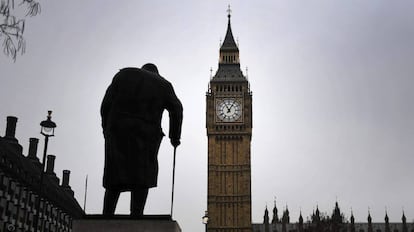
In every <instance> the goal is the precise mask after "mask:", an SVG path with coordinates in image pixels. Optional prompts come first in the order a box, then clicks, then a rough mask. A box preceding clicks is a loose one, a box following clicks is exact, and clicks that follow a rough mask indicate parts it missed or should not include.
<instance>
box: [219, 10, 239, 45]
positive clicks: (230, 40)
mask: <svg viewBox="0 0 414 232" xmlns="http://www.w3.org/2000/svg"><path fill="white" fill-rule="evenodd" d="M227 18H228V23H227V32H226V37H225V38H224V41H223V44H222V45H221V48H220V51H234V52H238V51H239V49H238V47H237V44H236V41H235V40H234V37H233V33H232V31H231V23H230V18H231V9H230V5H229V7H228V9H227Z"/></svg>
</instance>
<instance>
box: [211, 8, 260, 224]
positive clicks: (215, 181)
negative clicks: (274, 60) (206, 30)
mask: <svg viewBox="0 0 414 232" xmlns="http://www.w3.org/2000/svg"><path fill="white" fill-rule="evenodd" d="M230 18H231V15H230V9H229V11H228V25H227V32H226V37H225V39H224V41H223V43H222V44H221V47H220V56H219V64H218V70H217V72H216V73H215V75H214V76H213V77H212V78H211V80H210V83H209V89H208V91H207V93H206V101H207V104H206V107H207V109H206V127H207V137H208V193H207V195H208V196H207V210H208V211H207V212H208V216H209V221H208V224H207V231H209V232H224V231H228V232H251V231H252V225H251V168H250V141H251V136H252V92H251V91H250V86H249V82H248V80H247V78H246V76H244V75H243V73H242V71H241V69H240V60H239V48H238V46H237V44H236V42H235V40H234V37H233V33H232V30H231V24H230Z"/></svg>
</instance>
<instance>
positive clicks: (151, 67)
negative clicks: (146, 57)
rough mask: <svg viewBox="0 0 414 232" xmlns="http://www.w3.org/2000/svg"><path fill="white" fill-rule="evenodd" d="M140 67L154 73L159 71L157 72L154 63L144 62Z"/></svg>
mask: <svg viewBox="0 0 414 232" xmlns="http://www.w3.org/2000/svg"><path fill="white" fill-rule="evenodd" d="M141 69H143V70H146V71H149V72H153V73H156V74H159V73H158V68H157V66H155V64H152V63H147V64H144V65H143V66H142V67H141Z"/></svg>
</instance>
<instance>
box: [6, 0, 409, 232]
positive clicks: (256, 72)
mask: <svg viewBox="0 0 414 232" xmlns="http://www.w3.org/2000/svg"><path fill="white" fill-rule="evenodd" d="M41 3H42V13H41V14H40V15H39V16H36V17H33V18H29V19H28V20H27V22H26V31H25V34H26V39H27V49H26V50H27V52H26V54H24V55H23V56H19V57H18V58H17V61H16V62H15V63H14V62H13V61H12V60H11V59H10V58H7V57H5V56H4V55H0V80H1V82H0V134H1V135H2V136H3V135H4V131H5V127H6V116H8V115H14V116H17V117H18V118H19V121H18V125H17V132H16V136H17V138H18V139H19V142H20V143H21V144H22V145H23V146H24V153H25V154H27V151H28V143H29V138H30V137H38V138H40V134H39V130H40V128H39V127H40V126H39V123H40V121H42V120H44V119H45V118H46V113H47V110H53V120H54V121H55V122H56V123H57V125H58V127H57V128H56V136H55V137H54V138H52V139H51V140H50V143H49V150H48V151H49V154H55V155H56V156H57V158H56V166H55V169H56V172H57V174H58V176H61V173H62V170H63V169H70V170H71V171H72V173H71V180H70V181H71V185H72V188H73V190H74V191H75V196H76V198H77V199H78V201H79V203H80V204H81V205H83V194H84V190H85V188H84V182H85V177H86V175H89V188H88V198H87V207H86V212H87V213H92V214H94V213H100V212H101V210H102V201H103V193H104V189H103V188H102V174H103V163H104V146H103V143H104V140H103V137H102V132H101V128H100V115H99V107H100V103H101V100H102V98H103V95H104V93H105V90H106V88H107V86H108V85H109V84H110V82H111V80H112V77H113V75H114V74H115V73H116V72H117V71H118V70H119V69H120V68H123V67H126V66H142V65H143V64H144V63H147V62H153V63H155V64H157V65H158V67H159V70H160V73H161V74H162V75H163V76H165V77H166V78H167V79H169V80H170V81H171V82H172V83H173V85H174V87H175V90H176V93H177V95H178V96H179V97H180V98H181V100H182V103H183V105H184V124H183V134H182V145H181V146H180V147H179V148H178V151H177V153H178V154H177V166H176V192H175V196H176V198H175V207H174V219H176V220H177V221H178V222H179V224H180V226H181V228H182V229H183V231H202V230H203V228H204V227H203V225H202V223H201V217H202V216H203V215H204V211H205V210H206V205H207V193H206V191H207V136H206V129H205V109H206V107H205V101H206V99H205V92H206V91H207V87H208V81H209V78H210V71H209V70H210V67H212V68H213V70H214V71H213V72H215V71H216V70H217V67H218V55H219V43H220V39H223V38H224V35H225V32H226V27H227V13H226V10H227V5H228V4H231V8H232V11H233V13H232V29H233V33H234V36H235V38H238V41H239V45H240V59H241V67H242V69H243V71H244V72H245V68H246V67H248V78H249V81H250V83H251V89H252V91H253V138H252V152H251V157H252V204H253V206H252V213H253V215H252V216H253V222H260V223H261V222H263V212H264V209H265V206H266V204H267V205H268V207H269V208H272V207H273V201H274V198H275V197H276V198H277V204H278V208H279V212H281V210H282V209H283V208H284V206H285V205H288V206H289V210H290V212H291V220H292V221H297V218H298V215H299V210H300V209H302V213H303V215H304V217H305V218H306V216H308V215H310V214H311V213H312V210H313V209H314V208H315V207H316V205H317V204H318V205H319V209H320V210H321V211H324V212H328V213H331V212H332V209H333V207H334V203H335V200H336V199H338V201H339V204H340V206H341V209H342V211H343V212H344V214H345V216H347V217H349V215H350V211H351V208H352V209H353V212H354V216H355V218H356V221H362V222H366V218H367V211H368V207H369V208H370V209H371V215H372V217H373V220H374V221H378V222H383V220H384V214H385V209H387V210H388V215H389V217H390V220H391V221H395V222H400V221H401V213H402V210H403V209H404V211H405V214H406V216H407V219H408V221H410V222H412V221H413V220H414V197H413V195H414V187H413V176H414V169H413V168H412V167H413V165H414V154H413V145H414V105H413V99H414V91H413V87H414V14H413V12H414V1H410V0H401V1H389V0H388V1H386V0H366V1H360V0H348V1H340V0H330V1H325V0H312V1H305V0H302V1H298V0H284V1H276V0H268V1H247V0H246V1H241V0H239V1H236V0H233V1H222V0H209V1H201V0H197V1H194V0H191V1H190V0H186V1H168V0H164V1H162V0H154V1H132V0H131V1H102V0H100V1H97V0H90V1H82V0H72V1H64V0H60V1H51V0H44V1H41ZM245 73H246V72H245ZM164 116H165V118H164V119H168V115H167V114H164ZM163 125H164V131H166V132H167V131H168V123H167V120H164V121H163ZM161 146H162V147H161V149H160V153H159V159H160V174H159V183H158V184H159V187H158V188H156V189H152V190H151V191H150V196H149V199H148V203H147V207H146V210H145V213H147V214H168V213H169V212H170V196H171V173H172V152H173V150H172V147H171V146H170V144H169V141H168V139H164V140H163V143H162V145H161ZM42 149H43V138H41V142H40V144H39V149H38V156H40V155H41V151H42ZM117 212H118V213H128V212H129V196H128V194H123V195H122V196H121V202H120V204H119V206H118V209H117ZM279 216H280V215H279Z"/></svg>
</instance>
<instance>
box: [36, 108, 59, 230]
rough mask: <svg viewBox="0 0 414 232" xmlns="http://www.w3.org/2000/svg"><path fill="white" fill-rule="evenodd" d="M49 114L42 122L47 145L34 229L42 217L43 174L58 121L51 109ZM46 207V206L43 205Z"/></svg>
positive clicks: (41, 132) (41, 172)
mask: <svg viewBox="0 0 414 232" xmlns="http://www.w3.org/2000/svg"><path fill="white" fill-rule="evenodd" d="M47 113H48V115H47V119H46V120H44V121H42V122H41V123H40V127H41V128H40V134H42V135H43V136H45V146H44V149H43V159H42V167H41V170H40V184H39V185H40V186H39V196H38V198H37V202H36V215H37V216H36V219H35V221H34V229H35V231H37V227H38V225H39V219H40V200H41V198H42V195H43V176H44V172H45V163H46V153H47V145H48V143H49V137H53V136H55V127H56V123H54V122H53V121H52V111H51V110H49V111H48V112H47ZM43 208H44V206H43Z"/></svg>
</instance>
